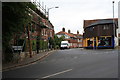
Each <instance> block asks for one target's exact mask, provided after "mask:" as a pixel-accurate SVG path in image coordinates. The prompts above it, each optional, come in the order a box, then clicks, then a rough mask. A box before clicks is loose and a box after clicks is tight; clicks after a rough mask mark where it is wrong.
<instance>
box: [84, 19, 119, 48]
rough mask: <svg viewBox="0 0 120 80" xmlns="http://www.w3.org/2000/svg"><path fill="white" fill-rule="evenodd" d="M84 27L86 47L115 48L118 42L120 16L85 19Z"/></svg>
mask: <svg viewBox="0 0 120 80" xmlns="http://www.w3.org/2000/svg"><path fill="white" fill-rule="evenodd" d="M83 28H84V33H83V47H85V48H114V47H115V46H116V45H117V44H118V41H117V39H116V38H117V37H118V35H117V30H118V18H115V19H96V20H84V26H83Z"/></svg>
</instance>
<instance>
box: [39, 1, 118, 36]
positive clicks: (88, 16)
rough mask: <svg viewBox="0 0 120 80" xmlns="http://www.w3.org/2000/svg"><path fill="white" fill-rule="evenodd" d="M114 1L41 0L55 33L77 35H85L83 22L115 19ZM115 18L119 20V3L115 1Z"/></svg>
mask: <svg viewBox="0 0 120 80" xmlns="http://www.w3.org/2000/svg"><path fill="white" fill-rule="evenodd" d="M112 1H113V0H40V3H44V5H46V7H47V8H51V7H56V6H58V7H59V8H53V9H50V10H49V20H50V21H51V23H52V24H53V25H54V30H55V33H57V32H59V31H62V28H63V27H64V28H65V31H66V32H68V30H69V29H70V30H71V32H72V33H74V34H76V33H77V30H78V31H79V33H80V34H82V33H83V24H84V23H83V21H84V20H93V19H106V18H113V3H112ZM114 1H115V3H114V17H115V18H118V2H119V1H120V0H114Z"/></svg>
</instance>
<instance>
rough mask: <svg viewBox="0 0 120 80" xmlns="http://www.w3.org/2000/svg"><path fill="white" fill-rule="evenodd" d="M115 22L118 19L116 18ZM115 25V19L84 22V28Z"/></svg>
mask: <svg viewBox="0 0 120 80" xmlns="http://www.w3.org/2000/svg"><path fill="white" fill-rule="evenodd" d="M114 20H115V22H117V21H118V18H114ZM111 23H113V18H110V19H95V20H84V26H83V27H84V28H86V27H91V26H95V25H98V24H111Z"/></svg>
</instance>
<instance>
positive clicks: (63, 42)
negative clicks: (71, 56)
mask: <svg viewBox="0 0 120 80" xmlns="http://www.w3.org/2000/svg"><path fill="white" fill-rule="evenodd" d="M69 48H70V44H69V42H68V41H61V45H60V49H69Z"/></svg>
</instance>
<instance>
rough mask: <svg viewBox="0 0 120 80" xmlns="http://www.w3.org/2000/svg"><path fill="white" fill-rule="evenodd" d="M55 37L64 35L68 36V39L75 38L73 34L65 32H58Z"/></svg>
mask: <svg viewBox="0 0 120 80" xmlns="http://www.w3.org/2000/svg"><path fill="white" fill-rule="evenodd" d="M56 34H57V35H59V34H66V35H68V36H70V37H76V36H75V35H73V34H70V33H67V32H63V31H60V32H58V33H56Z"/></svg>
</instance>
